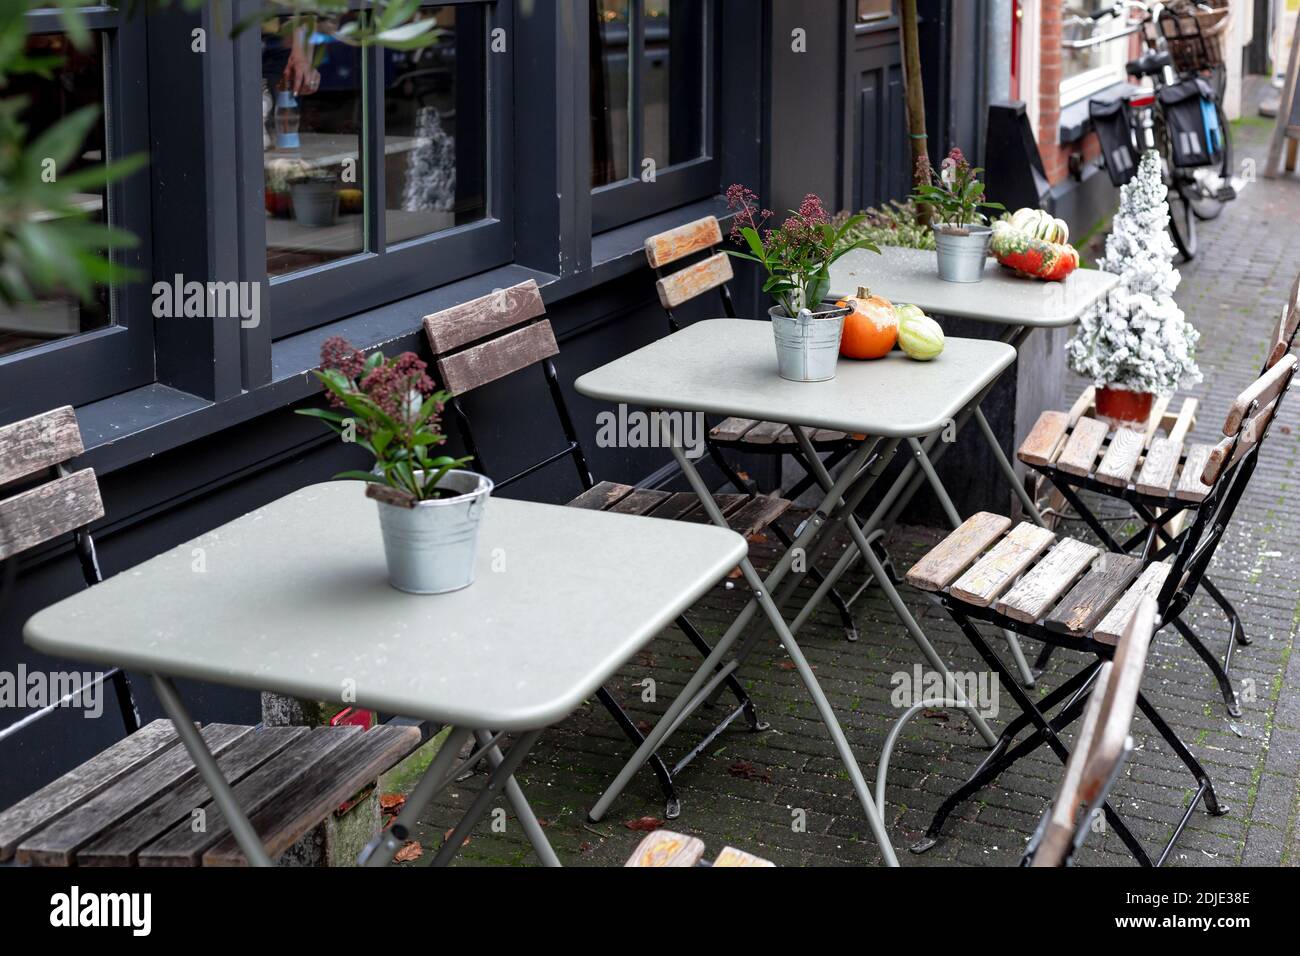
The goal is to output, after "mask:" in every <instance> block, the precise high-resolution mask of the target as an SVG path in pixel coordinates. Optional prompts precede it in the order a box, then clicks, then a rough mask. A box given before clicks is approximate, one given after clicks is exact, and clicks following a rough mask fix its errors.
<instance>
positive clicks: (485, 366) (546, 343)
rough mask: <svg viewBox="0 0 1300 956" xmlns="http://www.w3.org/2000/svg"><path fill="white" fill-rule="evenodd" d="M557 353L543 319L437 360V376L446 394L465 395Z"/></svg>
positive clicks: (550, 331)
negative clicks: (439, 377) (447, 392)
mask: <svg viewBox="0 0 1300 956" xmlns="http://www.w3.org/2000/svg"><path fill="white" fill-rule="evenodd" d="M559 353H560V347H559V345H558V344H556V341H555V333H554V331H552V329H551V323H550V321H549V320H547V319H543V320H542V321H540V322H534V323H533V324H532V325H529V326H525V327H524V328H522V329H516V330H515V331H513V332H507V333H506V334H505V335H502V336H500V337H499V338H495V339H492V340H491V341H489V342H483V343H481V344H479V345H475V346H472V347H471V348H467V349H465V350H464V351H463V352H457V353H455V354H454V355H448V356H445V357H443V358H440V359H438V373H439V375H441V377H442V383H443V386H444V387H445V388H446V389H447V390H448V391H450V392H451V393H452V394H453V395H464V394H465V393H466V392H469V391H471V390H473V389H476V388H478V387H479V386H481V385H486V384H488V382H495V381H496V380H497V379H499V378H504V377H505V376H507V375H509V374H510V373H511V372H517V371H519V370H520V369H522V368H527V367H528V366H529V365H532V364H533V363H535V362H540V361H542V360H543V359H548V358H550V357H551V356H552V355H558V354H559Z"/></svg>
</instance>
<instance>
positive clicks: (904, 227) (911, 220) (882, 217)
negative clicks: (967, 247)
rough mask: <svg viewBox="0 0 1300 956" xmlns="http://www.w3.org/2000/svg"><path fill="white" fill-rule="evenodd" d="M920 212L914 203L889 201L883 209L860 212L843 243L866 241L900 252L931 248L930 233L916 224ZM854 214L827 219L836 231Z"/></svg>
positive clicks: (922, 226) (924, 227) (931, 232)
mask: <svg viewBox="0 0 1300 956" xmlns="http://www.w3.org/2000/svg"><path fill="white" fill-rule="evenodd" d="M919 213H920V210H919V208H918V206H917V204H916V203H915V202H913V201H912V200H910V199H909V200H907V201H906V202H899V201H898V200H897V199H892V200H890V201H889V203H888V204H886V205H883V206H873V207H871V208H870V209H864V210H863V211H862V213H861V215H860V216H859V218H858V220H857V221H856V222H854V223H853V224H852V225H851V226H850V227H849V228H848V230H847V231H846V232H845V234H844V237H845V239H846V240H847V241H852V242H858V241H860V240H866V241H867V242H871V243H874V244H875V245H877V246H899V247H902V248H904V249H934V232H933V231H932V230H931V229H930V228H929V227H928V226H924V225H921V224H920V222H919ZM853 216H854V214H853V213H848V212H842V213H840V214H839V215H837V216H836V217H835V218H834V219H832V220H831V223H832V224H833V225H835V226H836V227H837V228H838V227H840V226H843V225H844V224H845V223H847V222H849V221H850V220H852V219H853Z"/></svg>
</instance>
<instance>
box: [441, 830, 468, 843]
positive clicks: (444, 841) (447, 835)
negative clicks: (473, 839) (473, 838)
mask: <svg viewBox="0 0 1300 956" xmlns="http://www.w3.org/2000/svg"><path fill="white" fill-rule="evenodd" d="M454 829H456V828H455V827H452V828H451V830H454ZM451 830H448V831H447V832H446V833H444V834H443V835H442V842H443V843H446V842H447V841H448V840H450V839H451ZM461 846H469V837H465V842H464V843H462V844H461Z"/></svg>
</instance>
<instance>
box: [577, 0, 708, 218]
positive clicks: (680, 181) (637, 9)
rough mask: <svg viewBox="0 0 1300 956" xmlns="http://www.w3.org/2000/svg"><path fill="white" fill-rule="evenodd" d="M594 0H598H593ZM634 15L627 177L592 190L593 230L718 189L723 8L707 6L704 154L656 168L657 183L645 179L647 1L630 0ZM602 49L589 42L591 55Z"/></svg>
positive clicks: (631, 27)
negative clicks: (644, 88) (641, 156)
mask: <svg viewBox="0 0 1300 956" xmlns="http://www.w3.org/2000/svg"><path fill="white" fill-rule="evenodd" d="M593 2H594V0H593ZM628 11H629V15H630V18H631V22H630V24H629V36H628V61H629V80H628V83H629V91H628V159H629V161H628V175H627V177H626V178H624V179H620V180H617V181H615V182H612V183H607V184H604V185H601V186H597V187H595V188H593V189H592V190H591V231H592V233H593V234H599V233H602V232H607V231H608V230H610V229H615V228H617V227H619V226H625V225H627V224H628V223H631V222H635V221H636V220H638V219H646V218H649V217H650V216H654V215H657V214H658V213H661V212H666V211H667V210H669V209H674V208H676V207H678V206H684V205H686V204H687V203H690V202H694V201H695V200H698V199H703V198H705V197H707V196H709V195H712V194H714V193H717V192H718V189H719V176H720V171H721V162H720V161H719V156H718V154H719V146H720V144H719V139H718V129H719V127H720V125H721V124H720V123H719V122H718V117H719V108H720V106H719V103H720V96H719V89H720V87H721V83H720V82H719V76H718V72H719V68H720V65H721V62H722V46H721V35H722V30H721V29H720V27H721V21H722V12H721V10H720V8H719V4H718V2H717V0H708V2H706V3H705V5H704V30H703V32H704V55H705V62H704V69H703V82H704V96H703V103H704V115H703V117H701V123H702V132H703V136H702V137H701V139H702V142H703V145H704V155H703V156H701V157H699V158H697V159H691V160H687V161H686V162H682V163H676V164H674V165H671V166H665V167H663V168H662V169H656V170H655V179H654V181H653V182H648V183H647V182H643V181H642V180H641V162H642V161H641V160H639V159H637V157H638V156H640V155H641V153H642V152H643V151H644V150H643V149H642V144H643V140H644V131H645V122H644V109H645V100H644V98H643V96H642V95H641V94H642V85H643V84H642V75H643V73H644V70H645V56H644V49H645V19H646V18H645V3H644V0H630V2H629V5H628ZM596 55H597V51H595V50H593V49H591V48H590V44H589V45H588V57H595V56H596Z"/></svg>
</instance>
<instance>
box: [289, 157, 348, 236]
mask: <svg viewBox="0 0 1300 956" xmlns="http://www.w3.org/2000/svg"><path fill="white" fill-rule="evenodd" d="M289 192H290V194H291V195H292V196H293V218H294V219H296V220H297V221H298V223H299V224H300V225H303V226H309V227H311V228H313V229H318V228H320V227H322V226H332V225H334V223H335V222H337V221H338V218H339V188H338V184H337V183H336V182H335V181H334V174H333V173H331V172H330V171H329V170H328V169H320V168H319V167H312V168H308V169H306V170H304V171H303V172H300V173H298V174H297V175H294V176H290V177H289Z"/></svg>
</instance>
